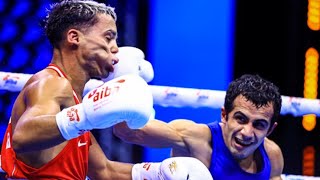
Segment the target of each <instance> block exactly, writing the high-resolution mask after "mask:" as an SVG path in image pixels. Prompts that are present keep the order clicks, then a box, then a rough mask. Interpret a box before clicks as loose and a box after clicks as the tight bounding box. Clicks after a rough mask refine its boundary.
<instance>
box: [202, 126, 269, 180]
mask: <svg viewBox="0 0 320 180" xmlns="http://www.w3.org/2000/svg"><path fill="white" fill-rule="evenodd" d="M208 126H209V128H210V130H211V134H212V155H211V164H210V168H209V170H210V172H211V175H212V177H213V179H214V180H242V179H243V180H251V179H252V180H264V179H265V180H269V179H270V173H271V165H270V160H269V158H268V155H267V153H266V151H265V149H264V146H263V143H262V144H261V145H260V146H259V148H258V150H259V152H260V154H261V156H262V159H263V165H262V169H261V171H260V172H258V173H254V174H253V173H248V172H246V171H244V170H242V169H241V167H240V166H239V164H238V163H237V161H235V160H234V158H233V156H232V154H231V153H230V151H229V149H228V148H227V146H226V145H225V143H224V140H223V137H222V130H221V127H220V125H219V122H213V123H209V124H208Z"/></svg>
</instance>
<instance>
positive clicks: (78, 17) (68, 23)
mask: <svg viewBox="0 0 320 180" xmlns="http://www.w3.org/2000/svg"><path fill="white" fill-rule="evenodd" d="M50 7H51V8H50V10H48V14H47V16H46V18H45V19H44V23H43V26H44V30H45V33H46V35H47V37H48V39H49V41H50V43H51V44H52V45H53V46H54V47H58V45H59V42H60V41H61V40H62V39H63V38H64V37H63V33H64V32H65V31H66V30H67V29H68V28H75V29H78V30H83V31H85V29H86V28H89V27H90V26H93V25H94V24H95V23H97V22H98V18H97V14H107V15H110V16H111V17H112V18H113V19H114V20H115V21H116V19H117V16H116V13H115V11H114V8H113V7H110V6H107V5H105V4H104V3H98V2H95V1H91V0H64V1H61V2H59V3H54V4H52V5H51V6H50Z"/></svg>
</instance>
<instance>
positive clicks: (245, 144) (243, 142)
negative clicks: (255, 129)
mask: <svg viewBox="0 0 320 180" xmlns="http://www.w3.org/2000/svg"><path fill="white" fill-rule="evenodd" d="M234 139H235V142H236V143H237V144H239V145H240V146H242V147H248V146H250V145H251V144H253V142H252V141H244V140H242V139H239V138H237V137H235V138H234Z"/></svg>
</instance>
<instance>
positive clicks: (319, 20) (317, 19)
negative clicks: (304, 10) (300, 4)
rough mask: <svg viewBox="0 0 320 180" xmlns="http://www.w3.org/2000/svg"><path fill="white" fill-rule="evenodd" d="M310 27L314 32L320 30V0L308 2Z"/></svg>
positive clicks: (308, 22)
mask: <svg viewBox="0 0 320 180" xmlns="http://www.w3.org/2000/svg"><path fill="white" fill-rule="evenodd" d="M308 2H309V3H308V20H307V24H308V27H309V28H310V29H311V30H313V31H319V30H320V0H309V1H308Z"/></svg>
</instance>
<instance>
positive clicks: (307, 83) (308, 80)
mask: <svg viewBox="0 0 320 180" xmlns="http://www.w3.org/2000/svg"><path fill="white" fill-rule="evenodd" d="M319 2H320V1H319ZM305 58H306V59H305V70H304V91H303V95H304V97H305V98H309V99H316V98H317V95H318V71H319V70H318V67H319V53H318V51H317V50H316V49H315V48H312V47H311V48H309V49H308V50H307V52H306V55H305ZM316 118H317V117H316V115H314V114H307V115H304V116H303V118H302V126H303V127H304V129H305V130H307V131H312V130H313V129H314V128H315V126H316V122H317V121H316Z"/></svg>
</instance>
